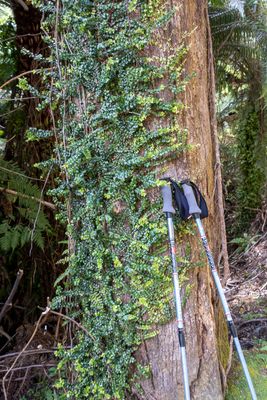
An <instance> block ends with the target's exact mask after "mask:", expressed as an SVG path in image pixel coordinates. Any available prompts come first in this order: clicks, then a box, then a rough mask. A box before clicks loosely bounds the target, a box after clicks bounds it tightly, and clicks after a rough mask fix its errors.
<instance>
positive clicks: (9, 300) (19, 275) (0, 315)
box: [0, 269, 23, 322]
mask: <svg viewBox="0 0 267 400" xmlns="http://www.w3.org/2000/svg"><path fill="white" fill-rule="evenodd" d="M22 276H23V270H22V269H19V270H18V272H17V277H16V280H15V283H14V285H13V288H12V290H11V292H10V294H9V296H8V298H7V300H6V302H5V304H4V306H3V308H2V310H1V312H0V322H1V321H2V319H3V317H4V315H5V313H6V312H7V310H8V309H9V308H10V307H12V300H13V297H14V296H15V293H16V291H17V289H18V286H19V283H20V280H21V278H22Z"/></svg>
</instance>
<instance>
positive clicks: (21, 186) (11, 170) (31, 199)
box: [0, 158, 50, 253]
mask: <svg viewBox="0 0 267 400" xmlns="http://www.w3.org/2000/svg"><path fill="white" fill-rule="evenodd" d="M0 172H1V174H0V185H1V187H2V189H9V190H11V191H12V192H14V193H8V192H5V191H1V192H0V199H1V203H0V204H1V208H0V210H1V214H0V218H1V219H0V249H1V250H2V251H3V252H5V253H8V252H13V251H14V250H15V249H17V248H21V247H23V246H24V245H25V244H26V243H28V242H30V241H33V243H34V244H35V245H36V246H38V247H39V248H41V249H43V248H44V234H45V233H46V232H49V231H50V225H49V222H48V220H47V218H46V216H45V214H44V212H43V210H42V209H41V208H39V203H38V200H39V199H41V192H40V189H39V188H38V186H36V185H33V184H32V183H31V182H30V181H29V179H28V178H27V177H26V176H25V175H24V174H23V172H22V171H21V170H20V168H18V166H17V165H16V164H15V163H12V162H10V161H9V162H8V161H4V160H3V159H1V158H0Z"/></svg>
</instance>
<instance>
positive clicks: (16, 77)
mask: <svg viewBox="0 0 267 400" xmlns="http://www.w3.org/2000/svg"><path fill="white" fill-rule="evenodd" d="M52 69H53V68H39V69H31V70H30V71H25V72H22V73H21V74H19V75H16V76H13V78H11V79H9V80H8V81H6V82H5V83H3V85H2V86H0V90H2V89H3V88H4V87H5V86H7V85H9V84H10V83H11V82H13V81H16V80H17V79H19V78H21V77H22V76H25V75H29V74H35V73H36V72H41V71H51V70H52Z"/></svg>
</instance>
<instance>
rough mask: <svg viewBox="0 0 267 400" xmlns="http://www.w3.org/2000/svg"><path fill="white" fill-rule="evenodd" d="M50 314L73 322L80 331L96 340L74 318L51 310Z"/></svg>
mask: <svg viewBox="0 0 267 400" xmlns="http://www.w3.org/2000/svg"><path fill="white" fill-rule="evenodd" d="M39 308H40V307H39ZM50 313H51V314H54V315H57V316H59V317H62V318H64V319H67V320H68V321H70V322H73V323H74V325H76V326H77V327H78V328H79V329H81V330H82V331H84V332H85V333H86V334H87V335H88V336H90V338H91V339H93V340H95V337H94V336H93V335H92V334H91V333H90V332H89V331H88V330H87V329H86V328H85V327H84V326H83V325H82V324H80V323H79V322H77V321H75V319H73V318H71V317H68V316H67V315H65V314H62V313H60V312H58V311H53V310H50Z"/></svg>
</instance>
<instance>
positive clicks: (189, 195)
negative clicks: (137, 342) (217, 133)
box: [182, 182, 257, 400]
mask: <svg viewBox="0 0 267 400" xmlns="http://www.w3.org/2000/svg"><path fill="white" fill-rule="evenodd" d="M182 187H183V191H184V194H185V197H186V199H187V202H188V205H189V215H192V216H193V218H194V219H195V221H196V224H197V227H198V231H199V234H200V237H201V240H202V244H203V247H204V250H205V253H206V256H207V259H208V262H209V266H210V269H211V273H212V276H213V279H214V282H215V286H216V288H217V291H218V293H219V297H220V300H221V303H222V306H223V310H224V314H225V317H226V319H227V323H228V328H229V331H230V333H231V335H232V337H233V340H234V344H235V348H236V351H237V354H238V357H239V360H240V362H241V365H242V368H243V371H244V375H245V377H246V380H247V383H248V387H249V390H250V394H251V398H252V399H253V400H257V396H256V392H255V389H254V387H253V383H252V380H251V377H250V374H249V371H248V367H247V363H246V360H245V357H244V354H243V351H242V348H241V345H240V342H239V339H238V336H237V332H236V328H235V325H234V322H233V319H232V316H231V313H230V309H229V306H228V303H227V300H226V297H225V294H224V291H223V287H222V284H221V281H220V278H219V275H218V272H217V270H216V266H215V263H214V259H213V256H212V254H211V251H210V248H209V245H208V241H207V237H206V235H205V231H204V228H203V225H202V222H201V219H200V215H201V209H200V208H199V206H198V204H197V200H196V197H195V193H194V191H193V188H192V186H191V185H190V183H186V182H182Z"/></svg>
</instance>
